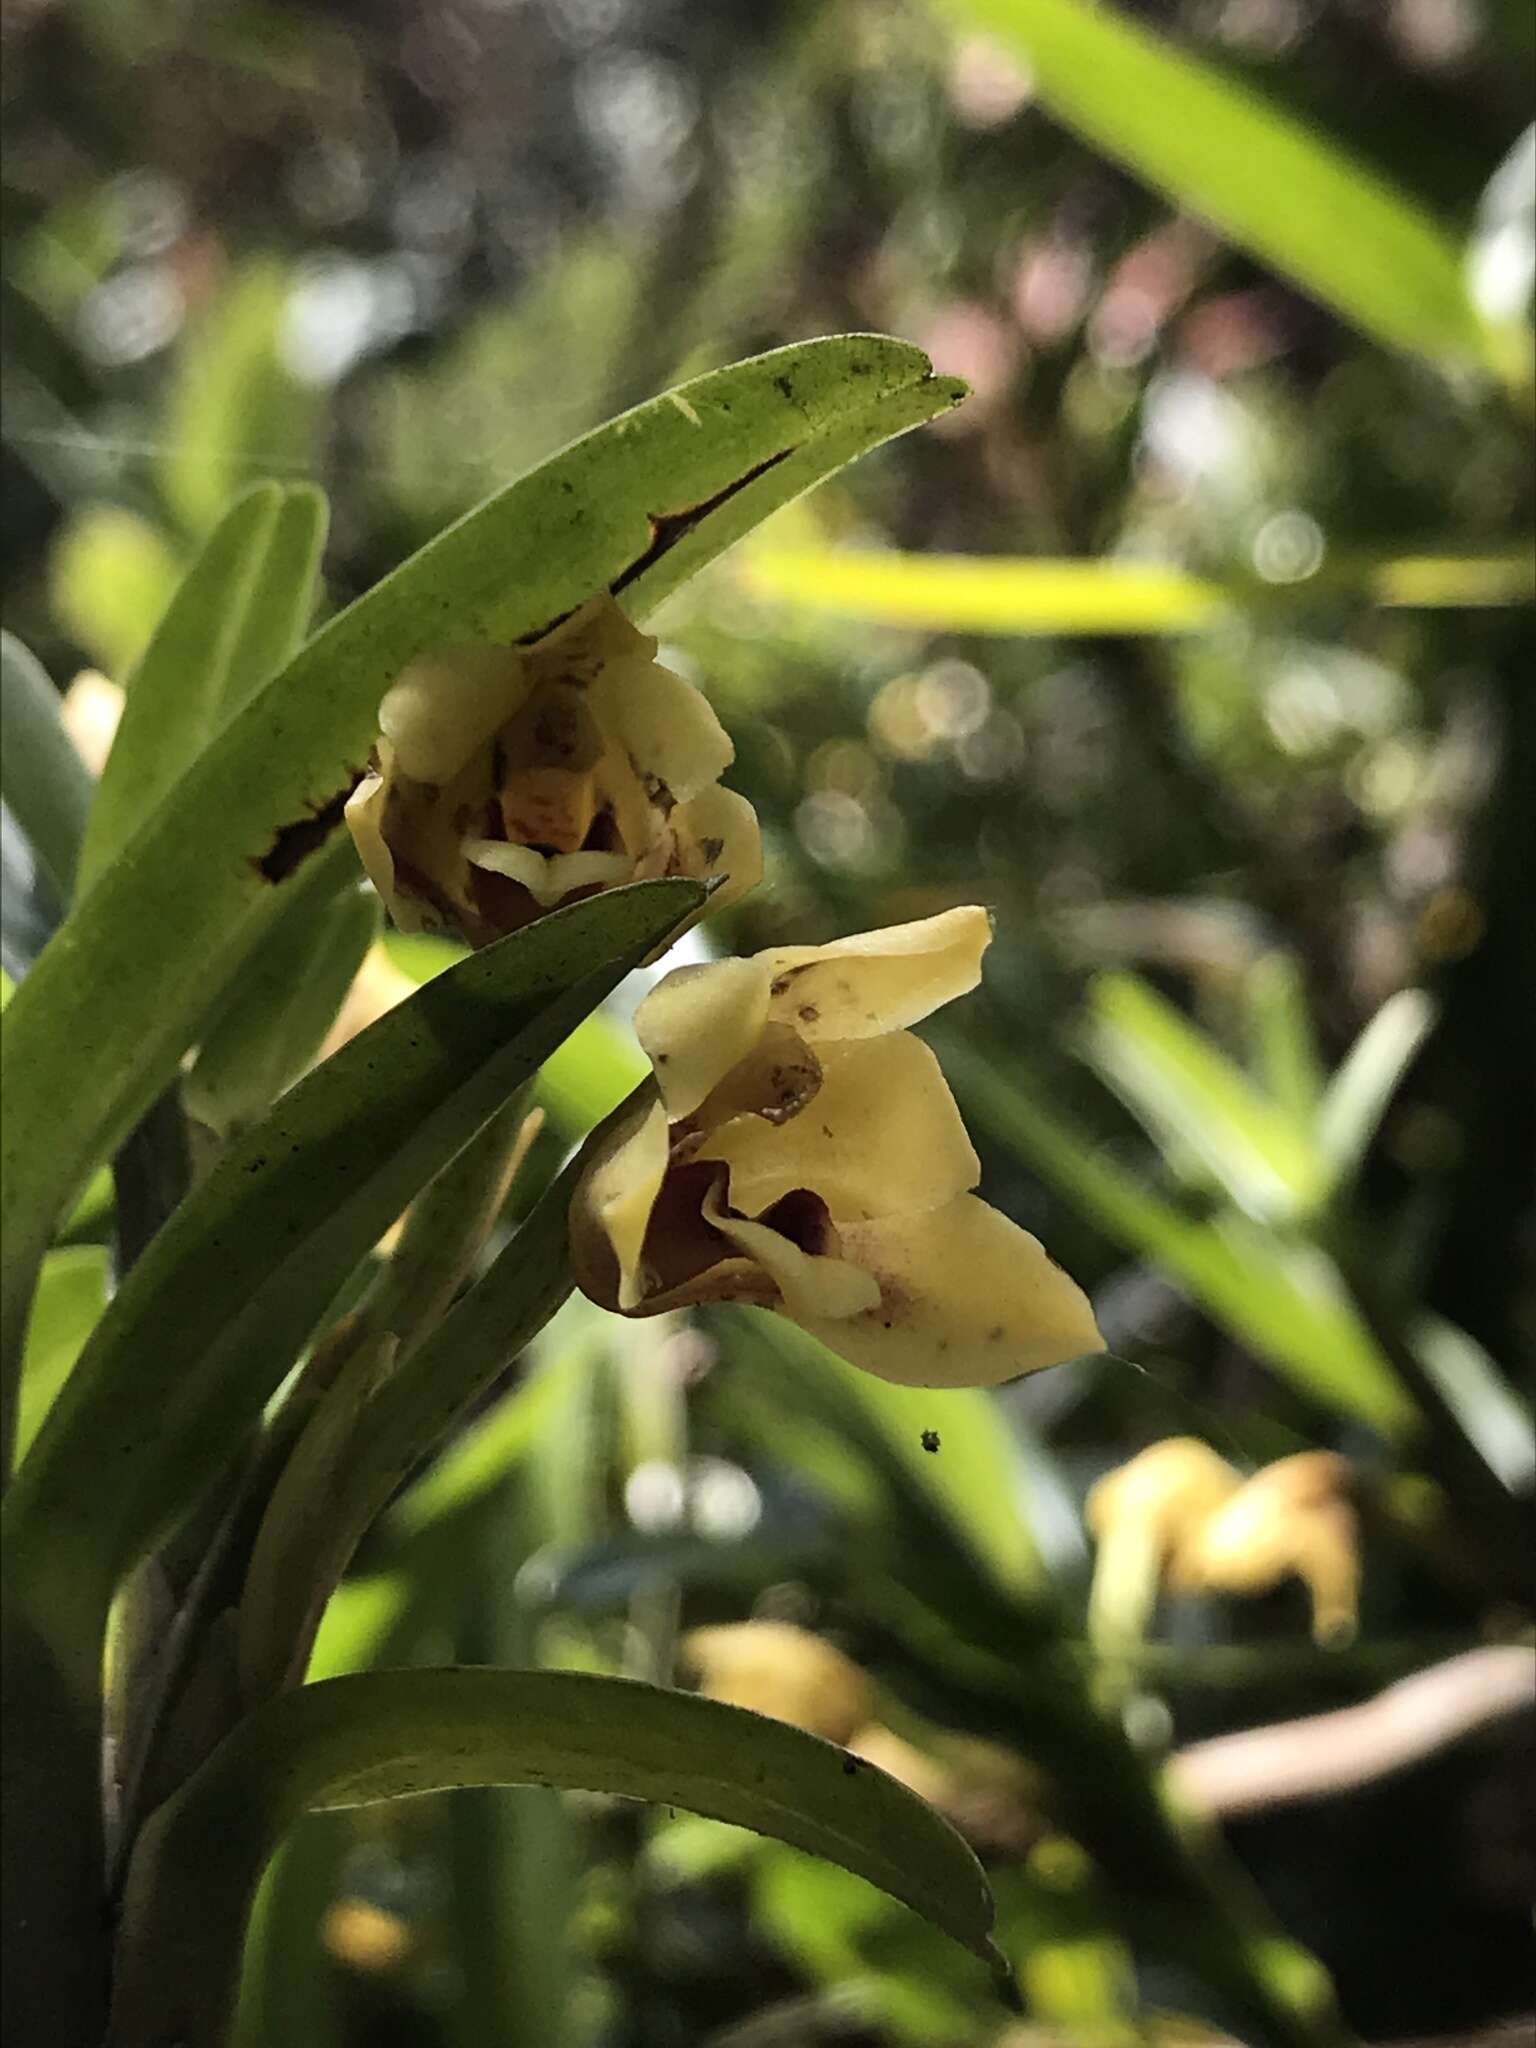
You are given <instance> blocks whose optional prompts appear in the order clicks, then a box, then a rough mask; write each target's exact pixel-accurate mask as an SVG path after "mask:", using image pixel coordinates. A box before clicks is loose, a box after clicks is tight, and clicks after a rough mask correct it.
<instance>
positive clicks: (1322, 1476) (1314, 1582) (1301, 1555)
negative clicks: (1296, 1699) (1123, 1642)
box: [1170, 1451, 1360, 1644]
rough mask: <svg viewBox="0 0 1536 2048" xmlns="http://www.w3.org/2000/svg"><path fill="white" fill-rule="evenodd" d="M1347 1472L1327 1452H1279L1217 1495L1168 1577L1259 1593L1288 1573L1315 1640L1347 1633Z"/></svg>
mask: <svg viewBox="0 0 1536 2048" xmlns="http://www.w3.org/2000/svg"><path fill="white" fill-rule="evenodd" d="M1349 1486H1350V1474H1349V1465H1348V1463H1347V1462H1346V1460H1345V1459H1343V1458H1341V1457H1339V1456H1338V1454H1337V1453H1336V1452H1334V1451H1298V1452H1297V1453H1296V1454H1295V1455H1294V1456H1293V1457H1289V1458H1279V1459H1277V1460H1276V1462H1275V1463H1274V1464H1273V1465H1266V1466H1265V1468H1264V1470H1263V1471H1262V1472H1256V1473H1255V1474H1254V1475H1253V1477H1252V1478H1251V1479H1250V1480H1248V1481H1247V1482H1246V1483H1245V1484H1244V1485H1243V1486H1241V1487H1240V1488H1239V1489H1238V1490H1237V1492H1235V1493H1234V1494H1232V1495H1231V1497H1230V1498H1229V1499H1227V1500H1226V1501H1224V1502H1222V1503H1221V1505H1220V1506H1219V1507H1217V1508H1216V1509H1215V1510H1214V1511H1213V1512H1212V1513H1211V1514H1209V1515H1207V1516H1206V1518H1205V1519H1204V1520H1203V1521H1202V1522H1201V1523H1200V1524H1199V1525H1198V1526H1197V1527H1196V1528H1194V1529H1192V1530H1191V1531H1190V1533H1189V1534H1188V1536H1187V1537H1186V1538H1185V1539H1184V1541H1183V1542H1182V1543H1181V1545H1180V1547H1179V1549H1178V1550H1177V1551H1176V1553H1175V1555H1174V1559H1173V1565H1172V1571H1171V1574H1170V1579H1171V1583H1172V1584H1174V1585H1175V1586H1178V1587H1181V1588H1185V1589H1188V1590H1190V1591H1204V1592H1213V1593H1267V1592H1268V1591H1269V1590H1270V1588H1271V1587H1273V1586H1276V1585H1278V1584H1279V1583H1280V1581H1281V1580H1282V1579H1285V1578H1289V1577H1290V1576H1292V1575H1293V1574H1294V1575H1295V1577H1297V1578H1299V1579H1300V1580H1301V1581H1302V1583H1303V1584H1304V1585H1305V1586H1306V1588H1307V1590H1308V1591H1309V1593H1310V1594H1311V1596H1312V1633H1313V1635H1314V1636H1315V1637H1316V1638H1317V1640H1318V1642H1320V1643H1333V1644H1337V1643H1344V1642H1348V1641H1350V1640H1351V1638H1352V1637H1353V1636H1354V1633H1355V1628H1356V1623H1357V1619H1358V1612H1359V1600H1360V1529H1359V1520H1358V1517H1357V1516H1356V1513H1355V1510H1354V1507H1353V1506H1352V1505H1351V1502H1350V1498H1349Z"/></svg>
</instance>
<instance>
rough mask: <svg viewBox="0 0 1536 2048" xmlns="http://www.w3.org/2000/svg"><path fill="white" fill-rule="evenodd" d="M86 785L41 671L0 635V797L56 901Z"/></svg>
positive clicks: (82, 814)
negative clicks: (31, 852) (37, 863)
mask: <svg viewBox="0 0 1536 2048" xmlns="http://www.w3.org/2000/svg"><path fill="white" fill-rule="evenodd" d="M93 787H94V785H93V783H92V780H91V773H90V770H89V769H88V768H87V767H86V765H85V763H84V762H83V761H82V760H81V758H80V756H79V754H78V753H77V752H76V750H75V746H74V743H73V741H72V740H71V739H70V737H69V734H68V733H67V732H66V731H65V730H64V726H63V722H62V720H61V719H60V717H59V697H58V692H57V691H56V690H55V689H54V687H53V684H52V682H51V681H50V680H49V678H48V674H47V671H46V670H45V669H44V667H43V665H42V663H41V662H40V661H39V660H38V659H37V656H36V655H35V654H33V653H32V651H31V650H30V648H27V647H24V646H23V645H22V643H21V642H20V641H19V640H18V639H16V638H15V636H14V635H13V634H10V633H0V797H4V799H5V804H6V808H7V809H8V810H9V811H10V813H11V815H12V817H13V818H15V820H16V822H17V824H18V825H19V826H20V827H21V830H22V832H23V833H24V834H25V836H26V839H27V842H28V844H29V845H30V846H31V848H32V851H33V853H34V854H35V856H36V857H37V859H38V861H39V862H40V863H41V864H42V866H43V869H44V870H45V872H46V874H47V876H48V880H49V882H50V884H51V885H52V888H53V892H54V894H55V895H56V896H57V898H58V900H59V902H60V903H67V902H68V901H69V896H70V891H71V890H72V889H73V887H74V881H75V869H76V867H77V865H78V863H79V859H80V845H81V841H82V839H83V838H84V836H85V830H86V820H87V818H88V817H89V815H90V809H91V796H92V791H93Z"/></svg>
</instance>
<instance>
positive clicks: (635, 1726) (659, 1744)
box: [111, 1670, 998, 2048]
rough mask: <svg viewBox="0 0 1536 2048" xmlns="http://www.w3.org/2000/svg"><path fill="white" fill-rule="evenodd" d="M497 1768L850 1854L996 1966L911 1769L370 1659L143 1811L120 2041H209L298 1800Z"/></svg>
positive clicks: (280, 1705) (970, 1878)
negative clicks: (908, 1781) (257, 1895)
mask: <svg viewBox="0 0 1536 2048" xmlns="http://www.w3.org/2000/svg"><path fill="white" fill-rule="evenodd" d="M496 1784H539V1785H551V1786H557V1787H560V1788H562V1789H570V1790H582V1791H592V1792H604V1793H609V1794H614V1795H618V1796H620V1797H624V1798H631V1799H643V1800H647V1801H650V1802H652V1803H655V1804H662V1803H665V1804H667V1805H673V1806H681V1807H684V1808H686V1809H688V1810H689V1811H691V1812H695V1813H701V1814H705V1815H708V1816H709V1817H710V1818H712V1819H716V1820H723V1821H729V1822H732V1823H734V1824H736V1825H738V1826H742V1827H748V1828H752V1829H754V1830H755V1831H756V1832H758V1833H760V1834H765V1835H769V1836H772V1837H774V1838H775V1839H777V1840H779V1841H784V1842H788V1843H790V1844H792V1845H793V1846H794V1847H796V1848H800V1849H806V1850H809V1851H810V1852H811V1853H812V1854H813V1855H817V1856H821V1857H824V1858H825V1859H827V1860H828V1861H829V1862H834V1863H838V1864H840V1865H841V1866H842V1867H843V1868H844V1869H846V1870H851V1871H853V1872H854V1873H855V1874H856V1875H857V1876H859V1877H863V1878H865V1879H867V1880H868V1881H869V1882H870V1883H871V1884H874V1885H877V1886H878V1887H879V1888H880V1889H881V1890H882V1891H885V1892H888V1893H889V1894H890V1895H891V1896H892V1897H893V1898H896V1899H899V1900H901V1901H902V1903H903V1904H905V1905H908V1906H910V1907H912V1908H913V1910H914V1911H916V1912H918V1913H921V1914H922V1915H923V1916H924V1917H925V1918H926V1919H929V1920H931V1921H932V1922H933V1924H934V1925H936V1926H938V1927H940V1928H942V1929H943V1930H944V1931H945V1932H946V1933H948V1934H950V1935H952V1936H953V1937H954V1938H955V1939H956V1940H957V1941H959V1942H961V1943H963V1944H964V1946H965V1947H967V1948H969V1949H970V1950H971V1951H972V1952H973V1953H974V1954H976V1955H978V1956H980V1957H981V1958H983V1959H984V1960H985V1961H986V1962H987V1963H988V1964H989V1965H991V1966H992V1967H994V1968H996V1967H997V1966H998V1958H997V1956H996V1952H995V1951H994V1950H993V1948H992V1946H991V1940H990V1929H991V1923H992V1901H991V1894H990V1893H989V1891H988V1889H987V1885H986V1880H985V1878H984V1877H983V1875H982V1872H981V1868H980V1866H979V1864H978V1863H977V1862H976V1859H975V1857H974V1856H973V1855H972V1854H971V1851H970V1850H969V1848H967V1846H966V1845H965V1843H964V1842H963V1841H962V1840H961V1839H960V1837H959V1836H958V1835H957V1834H955V1832H954V1831H953V1830H952V1829H951V1828H950V1826H949V1825H948V1823H947V1822H946V1821H943V1820H941V1819H940V1818H939V1816H938V1815H937V1814H936V1813H934V1812H933V1811H932V1809H931V1808H930V1807H928V1806H926V1805H925V1804H924V1803H923V1801H922V1800H920V1799H919V1798H918V1797H917V1796H916V1795H915V1794H914V1793H912V1792H909V1791H908V1790H907V1789H906V1787H905V1786H903V1785H900V1784H898V1783H897V1782H896V1780H895V1779H893V1778H890V1777H887V1776H886V1774H885V1773H884V1772H883V1771H880V1770H878V1769H876V1768H875V1767H873V1766H872V1765H868V1764H865V1763H862V1762H858V1761H855V1760H854V1759H852V1758H850V1757H849V1755H848V1753H847V1752H846V1751H845V1750H842V1749H839V1748H837V1747H836V1746H835V1745H833V1744H831V1743H828V1742H823V1741H821V1740H820V1738H819V1737H816V1736H813V1735H806V1734H803V1733H802V1732H801V1731H800V1730H799V1729H796V1728H791V1727H789V1726H788V1725H787V1724H785V1723H783V1722H778V1721H772V1720H769V1719H767V1718H766V1717H765V1716H763V1715H759V1714H753V1713H749V1712H747V1711H746V1710H744V1709H742V1708H739V1707H729V1706H724V1705H721V1704H720V1703H719V1702H717V1701H714V1700H707V1699H702V1698H699V1697H697V1696H695V1695H691V1694H685V1693H676V1692H668V1691H664V1690H662V1689H661V1688H659V1687H656V1686H649V1685H642V1684H640V1683H638V1682H637V1681H635V1680H632V1679H622V1678H606V1677H595V1676H593V1675H591V1674H588V1673H575V1672H564V1671H494V1670H440V1671H390V1672H370V1673H365V1674H362V1675H360V1676H355V1677H347V1678H334V1679H328V1680H326V1681H324V1682H323V1683H321V1684H317V1685H309V1686H304V1687H302V1688H301V1689H300V1690H299V1691H297V1692H294V1693H290V1694H288V1695H287V1696H286V1697H285V1698H283V1699H281V1700H278V1701H275V1702H273V1703H272V1705H270V1706H269V1707H266V1708H264V1709H262V1710H261V1711H260V1712H259V1713H258V1714H256V1715H253V1716H252V1717H251V1718H250V1719H249V1720H247V1721H246V1722H245V1723H244V1724H243V1726H242V1727H241V1728H240V1729H239V1730H237V1731H236V1733H235V1734H234V1735H233V1736H232V1737H231V1738H230V1739H229V1741H228V1742H226V1743H225V1745H224V1746H223V1748H222V1749H221V1750H219V1751H218V1752H217V1753H216V1754H215V1756H214V1757H213V1758H211V1759H210V1761H209V1763H208V1764H207V1765H205V1767H204V1768H203V1770H202V1771H201V1772H200V1773H199V1774H198V1775H197V1776H196V1777H195V1778H193V1779H192V1780H191V1781H190V1782H189V1783H188V1785H187V1786H186V1787H184V1788H183V1790H182V1792H181V1793H179V1794H178V1795H177V1796H176V1798H175V1799H173V1800H172V1801H170V1802H169V1803H168V1805H167V1806H166V1807H164V1808H162V1809H161V1812H160V1813H159V1814H158V1815H156V1816H155V1818H154V1819H153V1820H152V1821H151V1822H150V1823H149V1826H148V1827H147V1828H146V1830H145V1834H144V1836H143V1838H142V1840H141V1844H140V1848H139V1851H138V1853H137V1855H136V1857H135V1861H134V1868H133V1871H132V1873H131V1875H130V1880H129V1896H128V1900H127V1906H126V1915H125V1924H126V1928H127V1941H126V1944H125V1953H124V1954H123V1956H122V1958H121V1961H122V1966H123V1967H122V1971H121V1975H120V1979H119V1993H118V1998H119V2002H118V2006H117V2009H116V2013H115V2024H114V2032H113V2034H112V2036H111V2039H112V2042H113V2044H114V2048H124V2044H126V2043H127V2042H128V2041H129V2040H136V2039H182V2040H188V2041H203V2040H208V2039H211V2038H217V2034H216V2031H215V2030H216V2027H217V2025H218V2024H219V2023H220V2020H221V2017H222V2014H223V2013H224V2012H225V2011H226V2010H227V2001H228V1997H229V1986H230V1985H231V1984H232V1982H233V1978H234V1974H235V1970H236V1967H237V1965H238V1957H239V1946H240V1939H241V1935H242V1932H243V1928H244V1924H245V1919H246V1915H247V1912H248V1910H249V1903H250V1899H251V1897H252V1895H253V1893H254V1890H255V1886H256V1882H257V1880H258V1878H259V1876H260V1873H261V1869H262V1866H263V1865H264V1863H265V1862H266V1859H267V1857H268V1856H269V1855H270V1854H271V1853H272V1851H273V1849H274V1848H275V1847H276V1846H277V1844H278V1842H279V1841H280V1839H281V1838H282V1836H283V1834H284V1833H285V1832H286V1830H287V1829H288V1828H289V1827H290V1826H291V1825H292V1824H293V1822H294V1821H295V1820H297V1819H298V1817H299V1816H300V1814H302V1813H303V1812H305V1811H308V1810H313V1809H316V1808H320V1809H325V1808H332V1807H346V1806H357V1805H366V1804H371V1803H373V1802H375V1801H378V1800H384V1799H398V1798H405V1797H410V1796H412V1795H415V1794H420V1793H424V1792H433V1791H440V1790H443V1789H446V1788H448V1787H450V1786H463V1785H496Z"/></svg>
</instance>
